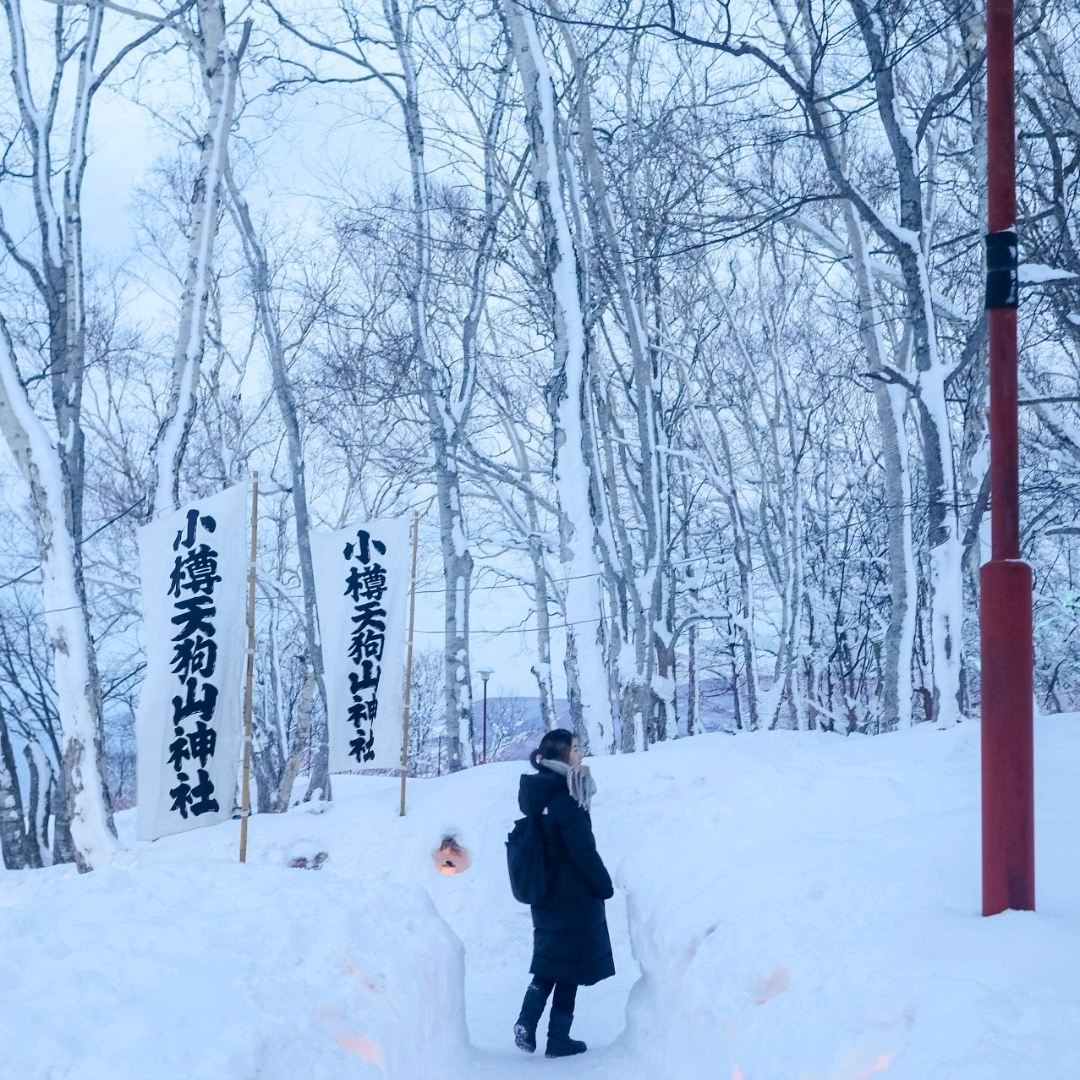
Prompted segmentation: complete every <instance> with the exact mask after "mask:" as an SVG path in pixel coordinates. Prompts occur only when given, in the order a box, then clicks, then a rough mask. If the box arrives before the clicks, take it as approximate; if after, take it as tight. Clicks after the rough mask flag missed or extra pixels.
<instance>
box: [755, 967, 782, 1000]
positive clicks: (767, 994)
mask: <svg viewBox="0 0 1080 1080" xmlns="http://www.w3.org/2000/svg"><path fill="white" fill-rule="evenodd" d="M790 987H791V975H790V974H789V973H788V969H787V968H786V967H784V965H783V964H777V965H776V967H774V968H773V969H772V971H770V972H769V974H768V975H765V976H764V977H763V978H761V979H759V980H758V983H757V986H755V987H754V1004H755V1005H764V1004H765V1002H767V1001H772V999H773V998H774V997H776V996H777V994H782V993H783V992H784V991H785V990H788V989H790Z"/></svg>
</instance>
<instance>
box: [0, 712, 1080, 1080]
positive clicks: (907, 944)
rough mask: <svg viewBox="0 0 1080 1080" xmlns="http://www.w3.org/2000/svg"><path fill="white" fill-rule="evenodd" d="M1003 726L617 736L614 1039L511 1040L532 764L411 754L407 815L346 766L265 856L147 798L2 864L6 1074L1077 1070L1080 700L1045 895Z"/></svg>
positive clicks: (1059, 773) (1046, 860)
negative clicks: (1004, 756) (1029, 899)
mask: <svg viewBox="0 0 1080 1080" xmlns="http://www.w3.org/2000/svg"><path fill="white" fill-rule="evenodd" d="M978 752H979V725H978V724H977V723H967V722H964V723H962V724H959V725H956V726H954V727H952V728H949V729H948V730H945V731H939V730H935V729H933V728H932V727H931V726H930V725H925V724H924V725H920V726H918V727H916V728H914V729H910V730H906V731H902V732H898V733H895V734H890V735H881V736H876V737H863V736H852V737H849V738H844V737H842V736H839V735H829V734H823V733H820V732H802V733H796V732H771V733H759V734H754V735H745V734H743V735H738V736H730V735H724V734H714V735H702V736H696V737H695V738H692V739H681V740H679V741H677V742H674V743H668V744H662V745H660V746H655V747H652V748H650V751H649V753H647V754H634V755H629V756H625V757H623V756H619V757H602V758H597V759H595V760H594V761H593V762H592V767H593V773H594V775H595V776H596V779H597V783H598V789H599V790H598V793H597V796H596V799H595V802H594V815H593V816H594V824H595V828H596V833H597V839H598V844H599V847H600V851H601V853H602V854H603V855H604V857H605V860H606V861H607V863H608V865H609V867H611V868H612V870H613V873H614V877H615V880H616V884H617V893H616V898H615V900H614V901H612V902H610V903H609V904H608V920H609V924H610V927H611V932H612V940H613V946H614V952H615V962H616V967H617V969H618V974H617V976H616V977H615V978H614V979H611V980H608V981H606V982H604V983H601V984H600V985H598V986H596V987H589V988H583V989H582V990H581V991H580V994H579V1009H578V1014H577V1017H576V1019H575V1024H574V1034H576V1035H577V1036H578V1037H581V1038H584V1039H585V1040H586V1041H587V1042H589V1044H590V1051H589V1052H588V1053H587V1054H585V1055H583V1056H582V1057H581V1058H578V1059H574V1060H570V1061H562V1062H559V1063H557V1064H556V1063H552V1062H545V1061H544V1060H543V1059H542V1058H539V1057H531V1058H530V1057H527V1056H526V1055H524V1054H521V1053H519V1052H517V1051H515V1050H514V1049H513V1047H512V1045H511V1043H510V1029H511V1026H512V1024H513V1021H514V1018H515V1016H516V1012H517V1009H518V1006H519V1004H520V998H521V995H522V993H523V991H524V988H525V985H526V983H527V981H528V976H527V974H526V971H527V968H528V961H529V952H530V936H531V935H530V930H529V916H528V910H527V909H526V908H525V907H523V906H521V905H519V904H516V903H515V902H514V901H513V899H512V898H511V896H510V891H509V887H508V885H507V883H506V870H505V857H504V848H503V841H504V839H505V836H506V832H507V831H508V829H509V828H510V825H511V823H512V821H513V819H514V818H515V817H516V816H517V811H516V805H515V792H516V787H517V778H518V775H519V773H520V771H521V766H520V765H519V764H518V763H510V762H508V763H497V764H492V765H488V766H484V767H480V768H474V769H469V770H467V771H466V772H463V773H459V774H457V775H454V776H450V777H442V778H439V779H433V780H423V781H410V782H409V789H408V791H409V804H408V815H407V816H406V817H405V818H403V819H402V818H399V817H398V816H397V781H396V780H395V779H393V778H377V777H366V778H361V777H350V776H342V777H335V783H334V787H335V801H334V803H333V804H332V805H331V806H330V807H329V809H327V810H326V811H325V812H323V813H313V812H311V809H310V804H307V805H305V806H303V807H297V808H294V810H292V811H291V812H290V813H289V814H287V815H278V816H271V815H265V816H257V817H255V818H254V819H252V821H251V831H250V849H249V858H250V860H251V861H250V862H249V864H248V865H246V866H239V865H237V864H236V861H235V859H236V834H237V829H236V823H235V822H231V823H226V824H223V825H220V826H217V827H215V828H212V829H202V830H197V831H195V832H191V833H186V834H181V835H178V836H172V837H167V838H164V839H162V840H160V841H157V842H156V843H153V844H146V843H138V844H137V843H134V842H133V841H132V840H131V835H132V833H133V829H134V821H133V818H132V815H131V814H130V813H129V812H125V813H124V814H121V815H120V816H119V819H118V820H119V825H120V829H121V834H122V839H123V840H124V841H125V842H126V843H127V845H128V847H127V849H126V850H125V851H124V852H123V853H122V854H121V855H120V856H118V857H117V859H116V860H114V863H113V865H112V866H111V867H109V868H107V869H104V870H97V871H95V872H94V873H92V874H87V875H82V876H79V875H77V874H75V873H74V872H73V871H72V870H71V869H70V868H65V867H55V868H52V869H48V870H43V871H22V872H18V873H14V872H12V873H2V874H0V942H3V945H2V947H0V964H2V965H3V969H4V971H5V972H6V973H7V975H6V978H5V980H4V982H3V984H2V985H0V1039H2V1040H3V1045H4V1046H5V1053H6V1058H5V1075H11V1076H17V1077H19V1078H20V1080H38V1078H40V1080H45V1078H46V1077H48V1078H49V1080H130V1078H132V1077H134V1076H137V1077H138V1078H139V1080H158V1078H161V1080H165V1078H166V1077H171V1076H181V1075H182V1076H184V1077H185V1080H201V1078H206V1080H211V1078H212V1080H278V1078H280V1080H305V1078H307V1077H311V1078H312V1080H314V1078H316V1077H318V1078H320V1080H321V1078H327V1077H334V1078H335V1080H336V1078H339V1077H340V1078H348V1077H354V1076H355V1077H360V1078H362V1077H367V1076H371V1077H388V1078H396V1080H419V1078H421V1077H423V1078H425V1080H426V1078H427V1077H435V1078H438V1077H446V1078H447V1080H458V1078H466V1077H467V1078H470V1080H472V1078H476V1080H511V1078H514V1077H529V1076H532V1077H536V1076H539V1075H541V1073H538V1072H537V1071H536V1070H537V1069H539V1070H542V1072H543V1075H550V1076H555V1075H556V1072H555V1071H554V1070H557V1075H558V1076H559V1077H560V1078H563V1077H565V1078H567V1080H578V1078H596V1080H599V1078H608V1077H610V1078H616V1077H617V1078H618V1080H669V1078H670V1080H676V1078H677V1080H699V1078H700V1080H729V1078H730V1080H735V1078H739V1077H741V1078H742V1080H856V1078H860V1077H861V1078H864V1080H874V1078H876V1077H885V1078H887V1080H935V1078H939V1080H1027V1078H1030V1080H1035V1078H1039V1080H1051V1078H1053V1080H1057V1078H1061V1080H1064V1078H1066V1077H1071V1076H1080V1047H1078V1046H1077V1044H1076V1040H1075V1037H1074V1032H1075V1031H1076V1030H1077V1025H1078V1024H1080V987H1078V986H1077V981H1076V979H1075V971H1076V969H1077V966H1078V962H1080V867H1078V866H1077V863H1076V860H1075V858H1074V857H1073V852H1074V848H1075V837H1076V835H1077V833H1078V830H1080V790H1078V789H1077V785H1076V783H1075V777H1076V775H1077V773H1078V771H1080V716H1062V717H1040V718H1038V719H1037V720H1036V776H1037V791H1036V797H1037V829H1038V832H1037V837H1038V873H1039V877H1038V888H1039V911H1038V912H1037V913H1019V912H1008V913H1005V914H1004V915H1000V916H996V917H994V918H992V919H984V918H982V917H981V916H980V914H979V905H980V892H979V771H978ZM448 832H449V833H453V834H454V835H455V836H456V837H457V839H458V841H459V842H460V843H461V844H462V845H463V846H464V847H465V848H466V849H467V850H468V852H469V855H470V857H471V860H472V867H471V869H469V870H468V871H467V872H465V873H464V874H461V875H459V876H455V877H443V876H440V875H439V874H438V873H437V872H436V871H435V869H434V865H433V862H432V859H431V852H432V851H433V850H434V848H436V847H437V846H438V844H439V841H440V839H441V837H442V836H443V835H444V834H445V833H448ZM320 851H325V852H327V853H328V857H327V859H326V861H325V863H324V865H323V868H322V869H321V870H319V871H318V872H311V871H305V870H295V869H289V868H288V864H289V862H290V861H292V860H293V859H295V858H298V857H301V856H304V857H307V858H308V859H309V860H310V859H311V858H312V857H313V856H314V855H315V854H317V853H318V852H320ZM429 897H430V900H429ZM459 942H460V945H459ZM462 947H463V951H462ZM635 958H636V959H635ZM628 998H629V1000H628ZM466 1023H467V1025H468V1036H469V1039H470V1040H471V1046H469V1045H467V1044H466V1037H465V1025H466ZM376 1056H377V1057H378V1063H376V1062H375V1061H374V1058H375V1057H376ZM365 1058H368V1059H371V1060H365Z"/></svg>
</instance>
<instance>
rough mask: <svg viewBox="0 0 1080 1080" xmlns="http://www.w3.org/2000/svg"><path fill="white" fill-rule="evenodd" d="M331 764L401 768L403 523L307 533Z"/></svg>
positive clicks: (334, 768) (340, 768)
mask: <svg viewBox="0 0 1080 1080" xmlns="http://www.w3.org/2000/svg"><path fill="white" fill-rule="evenodd" d="M311 555H312V560H313V562H314V564H315V598H316V601H317V602H318V607H319V629H320V637H321V640H322V654H323V670H324V674H325V677H326V712H327V723H328V724H329V728H330V771H331V772H350V771H355V770H357V769H397V768H400V767H401V723H402V715H401V714H402V706H403V691H404V685H405V633H406V629H405V609H406V605H407V602H408V598H409V579H410V570H409V565H410V562H409V557H410V547H409V523H408V521H407V520H406V519H404V518H397V519H391V520H387V521H367V522H363V523H361V524H359V525H354V526H352V527H351V528H348V529H342V530H340V531H339V532H333V533H312V536H311Z"/></svg>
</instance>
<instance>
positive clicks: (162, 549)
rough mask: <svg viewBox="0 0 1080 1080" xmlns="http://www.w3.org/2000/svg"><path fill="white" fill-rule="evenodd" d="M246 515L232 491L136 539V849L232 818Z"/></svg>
mask: <svg viewBox="0 0 1080 1080" xmlns="http://www.w3.org/2000/svg"><path fill="white" fill-rule="evenodd" d="M247 506H248V489H247V488H246V487H245V486H242V485H237V486H236V487H231V488H228V489H226V490H225V491H222V492H220V493H218V494H217V495H212V496H210V497H209V498H207V499H200V500H198V501H195V502H191V503H190V504H189V505H187V506H185V507H183V508H182V509H180V510H177V511H175V512H173V513H171V514H166V515H164V516H162V517H160V518H158V519H157V520H155V521H152V522H150V523H149V524H148V525H144V526H143V527H142V528H141V529H140V530H139V558H140V562H141V564H142V597H143V627H144V633H145V635H146V679H145V681H144V683H143V691H142V698H141V699H140V701H139V712H138V717H137V721H136V739H137V747H138V762H137V775H138V793H137V794H138V808H139V809H138V838H139V839H140V840H155V839H157V837H159V836H166V835H168V834H169V833H177V832H184V831H186V830H187V829H196V828H199V827H200V826H202V825H214V824H216V823H217V822H219V821H228V819H229V818H231V817H232V812H233V802H234V800H235V797H236V772H237V763H238V761H239V757H240V747H241V742H242V730H241V727H242V724H241V720H242V717H241V710H242V697H243V677H244V658H245V655H246V649H247V603H246V601H247V573H248V552H249V544H250V532H249V530H250V528H251V526H250V523H249V522H248V519H247V518H248V510H247Z"/></svg>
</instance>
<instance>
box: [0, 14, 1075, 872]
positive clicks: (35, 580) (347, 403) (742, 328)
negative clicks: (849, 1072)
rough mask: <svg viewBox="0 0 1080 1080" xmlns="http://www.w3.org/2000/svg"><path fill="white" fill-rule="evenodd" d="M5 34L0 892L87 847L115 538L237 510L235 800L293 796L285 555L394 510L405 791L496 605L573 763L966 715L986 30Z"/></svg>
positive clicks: (124, 591)
mask: <svg viewBox="0 0 1080 1080" xmlns="http://www.w3.org/2000/svg"><path fill="white" fill-rule="evenodd" d="M0 4H2V6H3V8H4V16H5V17H4V30H3V33H2V34H0V42H2V49H3V54H2V55H3V59H2V64H3V66H4V68H5V71H6V74H7V75H8V76H9V77H8V78H5V79H3V80H0V148H2V154H0V244H2V253H0V432H2V434H3V445H4V446H5V447H6V450H5V451H4V452H3V456H2V464H0V477H2V483H3V488H4V493H5V495H4V498H3V500H2V501H0V515H2V518H3V520H2V527H0V841H2V846H3V857H4V862H5V865H6V866H7V867H9V868H19V867H39V866H42V865H48V864H50V863H58V862H76V863H78V864H79V866H80V868H83V869H85V868H89V867H90V866H92V865H93V862H94V859H95V858H97V857H100V856H101V854H102V853H103V852H106V851H107V850H109V848H110V846H111V845H112V844H113V843H114V842H115V841H114V829H113V821H112V815H113V813H114V811H118V810H120V809H124V808H126V807H129V806H131V805H132V803H133V801H134V798H135V790H134V787H135V785H134V714H135V708H136V705H137V701H138V697H139V692H140V687H141V684H142V673H143V669H144V653H143V642H142V637H141V625H140V624H141V610H142V609H141V605H140V594H139V558H138V547H137V530H138V528H139V527H140V526H141V525H142V524H145V523H146V522H148V521H150V520H151V519H152V518H153V517H154V516H155V515H156V514H160V513H161V512H162V511H165V510H169V509H171V508H173V507H174V506H179V505H180V504H181V501H182V500H183V499H185V498H187V497H188V496H190V495H193V494H194V495H199V496H203V495H208V494H212V493H214V492H217V491H219V490H221V489H222V488H224V487H227V486H229V485H232V484H236V483H247V482H248V481H249V479H250V476H251V473H252V471H253V470H258V471H259V473H260V477H261V488H260V504H259V505H260V521H259V529H260V548H259V574H258V608H257V612H258V648H257V653H256V691H255V743H254V747H255V750H254V755H255V761H254V767H255V779H256V790H257V806H258V809H259V810H260V811H263V812H279V811H283V810H285V809H287V808H288V807H289V806H290V805H291V803H293V802H294V801H295V800H297V799H309V800H310V799H315V800H318V799H327V798H329V797H330V795H331V792H332V784H331V780H330V777H329V776H328V758H327V736H326V723H325V714H324V703H323V698H324V689H323V686H322V674H323V668H322V655H321V648H320V639H319V630H318V621H317V611H316V602H315V590H314V575H313V568H312V555H311V546H310V542H309V536H310V534H311V532H313V531H318V530H324V529H337V528H342V527H344V526H346V525H348V524H349V523H350V522H353V521H362V520H368V519H375V518H388V517H402V516H409V517H411V516H412V514H413V513H414V512H416V513H419V514H420V515H421V532H420V536H421V548H422V553H423V557H422V564H423V574H422V583H421V584H422V588H424V589H426V590H428V591H429V592H432V593H434V594H436V596H437V599H438V601H439V610H440V618H441V619H442V620H443V624H442V626H441V628H440V631H439V633H438V635H437V636H432V637H430V638H429V639H427V640H426V641H425V647H424V649H422V650H421V651H420V652H419V653H418V659H417V670H418V672H419V674H418V688H419V690H418V692H420V694H421V698H422V700H421V704H422V709H421V711H420V714H418V720H417V725H416V728H415V731H414V743H413V748H412V749H413V757H414V761H415V763H416V767H417V768H418V769H420V770H421V771H424V770H426V771H428V772H434V771H435V769H436V767H438V768H439V769H441V770H442V771H455V770H457V769H460V768H464V767H469V766H472V765H474V764H475V763H476V762H477V754H478V745H477V738H478V735H477V732H476V730H475V729H476V717H477V701H476V700H475V698H476V695H477V692H478V685H479V684H478V683H477V676H476V671H475V670H474V667H473V664H472V663H471V661H470V646H471V640H472V639H471V636H470V633H471V629H470V628H471V625H472V624H471V622H470V619H471V615H470V606H471V605H475V603H476V602H477V597H478V595H480V594H484V595H486V594H487V593H488V592H490V591H493V590H496V589H497V590H501V592H500V594H499V595H500V596H501V597H502V599H501V600H500V603H502V604H504V605H506V606H507V607H508V608H510V609H512V610H513V611H514V612H515V616H514V618H515V620H517V624H518V625H517V627H515V628H513V629H517V628H522V629H524V630H526V631H527V636H528V640H529V642H530V648H531V650H532V655H531V658H530V666H531V674H529V675H528V678H529V680H531V682H530V687H529V693H530V694H532V695H533V696H535V698H536V699H537V700H538V702H539V715H540V717H541V720H542V723H543V725H544V726H545V727H548V728H550V727H553V726H555V724H556V723H557V722H558V723H565V724H566V725H569V726H572V727H573V728H574V730H575V732H576V733H577V734H578V736H579V738H580V739H582V740H583V741H585V742H587V744H588V748H589V752H590V753H591V754H593V755H601V754H611V753H631V752H636V751H642V750H647V749H648V747H649V746H650V745H653V744H655V743H656V742H659V741H662V740H667V739H673V738H677V737H686V736H692V735H694V734H696V733H699V732H701V731H703V730H704V729H705V726H706V722H707V719H708V718H707V716H706V715H705V709H704V704H703V692H704V690H705V689H707V690H708V691H709V692H710V693H712V694H713V695H714V696H715V695H716V694H717V693H721V694H722V696H723V698H724V701H725V703H726V704H725V708H726V710H727V714H729V717H730V725H731V726H732V727H733V728H735V729H741V730H747V731H753V730H759V729H770V728H785V729H795V730H801V731H811V730H820V729H825V730H828V731H835V732H838V733H842V734H856V733H859V734H867V735H874V734H878V733H882V732H888V731H894V730H896V729H899V728H905V727H909V726H911V725H914V724H923V723H927V724H933V725H935V726H936V727H943V728H947V727H951V726H953V725H956V724H958V723H961V722H963V721H965V720H967V719H976V718H977V717H978V714H979V701H980V698H979V682H980V680H979V659H978V657H979V647H978V603H979V597H978V571H979V567H980V565H981V563H982V562H983V561H985V559H986V558H987V557H988V541H989V533H988V530H989V513H988V503H989V498H988V460H989V458H988V434H987V413H986V410H987V357H986V352H987V345H986V338H987V331H986V318H985V312H984V308H983V303H984V295H983V284H984V234H985V231H986V194H985V170H986V160H985V159H986V149H985V146H986V128H985V78H984V75H985V71H984V49H985V39H984V33H983V23H982V18H983V16H982V7H981V5H977V4H974V3H972V2H970V0H912V2H911V3H907V4H899V3H895V2H893V0H757V2H755V3H745V2H744V3H735V2H734V0H727V2H722V3H715V4H702V3H693V2H686V0H671V2H668V3H657V2H655V0H617V2H616V3H614V4H599V3H596V2H595V0H577V2H573V3H567V2H565V0H564V2H563V3H561V4H560V3H558V2H557V0H542V2H538V3H537V4H536V5H533V6H530V5H529V4H528V3H526V2H525V0H471V2H469V3H463V2H460V0H445V2H443V0H435V2H424V3H421V2H419V0H381V2H378V0H362V2H359V3H354V2H352V0H338V2H336V3H335V2H326V3H322V2H320V3H319V4H315V3H302V2H299V0H249V2H245V3H240V2H239V0H236V2H234V0H229V2H228V3H224V2H220V0H183V2H181V3H178V4H176V5H169V4H159V3H155V2H153V0H131V2H130V3H119V2H113V0H0ZM1016 26H1017V43H1016V49H1017V64H1018V71H1017V134H1018V154H1019V159H1018V169H1019V172H1018V185H1019V187H1018V191H1019V221H1018V232H1019V237H1020V259H1021V286H1022V289H1021V301H1020V334H1021V341H1020V348H1021V377H1020V385H1021V439H1022V455H1021V512H1022V527H1023V534H1022V540H1023V553H1024V557H1025V558H1026V559H1027V560H1028V561H1029V562H1030V563H1031V565H1032V566H1033V568H1034V573H1035V596H1034V603H1035V664H1036V667H1035V686H1036V707H1037V709H1038V710H1039V711H1041V712H1046V713H1049V712H1062V711H1069V710H1073V709H1076V708H1078V707H1080V642H1078V640H1077V635H1076V630H1077V621H1076V612H1077V606H1078V603H1080V585H1078V576H1080V565H1074V564H1075V562H1076V560H1077V559H1078V558H1080V549H1078V547H1077V539H1078V537H1080V483H1078V477H1080V410H1078V405H1080V366H1078V365H1080V226H1078V218H1077V214H1076V206H1077V199H1078V196H1080V38H1078V31H1080V12H1078V11H1077V9H1076V7H1075V5H1074V4H1071V3H1069V2H1068V0H1040V2H1030V0H1022V2H1020V3H1019V4H1018V5H1017V23H1016ZM131 117H137V118H139V119H138V126H137V127H135V128H133V129H132V131H131V132H129V133H128V138H127V139H126V140H125V138H123V137H121V135H122V131H121V129H122V127H123V123H122V120H123V118H131ZM144 138H145V140H148V145H149V146H150V150H149V151H148V152H146V153H145V154H143V155H142V156H140V155H139V154H135V151H134V147H135V144H136V143H138V142H139V141H140V140H142V139H144ZM142 160H148V161H149V164H148V166H147V167H146V168H143V167H142V165H140V164H138V162H139V161H142ZM133 162H134V164H133ZM106 238H107V240H106ZM489 626H490V623H489ZM510 629H512V628H508V632H509V631H510ZM561 702H564V703H565V708H564V709H561V710H560V709H559V708H557V703H561ZM504 726H505V725H504ZM500 730H501V729H500ZM500 737H503V738H505V737H506V732H505V730H503V731H502V735H501V736H500ZM436 754H437V755H438V765H437V766H436Z"/></svg>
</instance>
